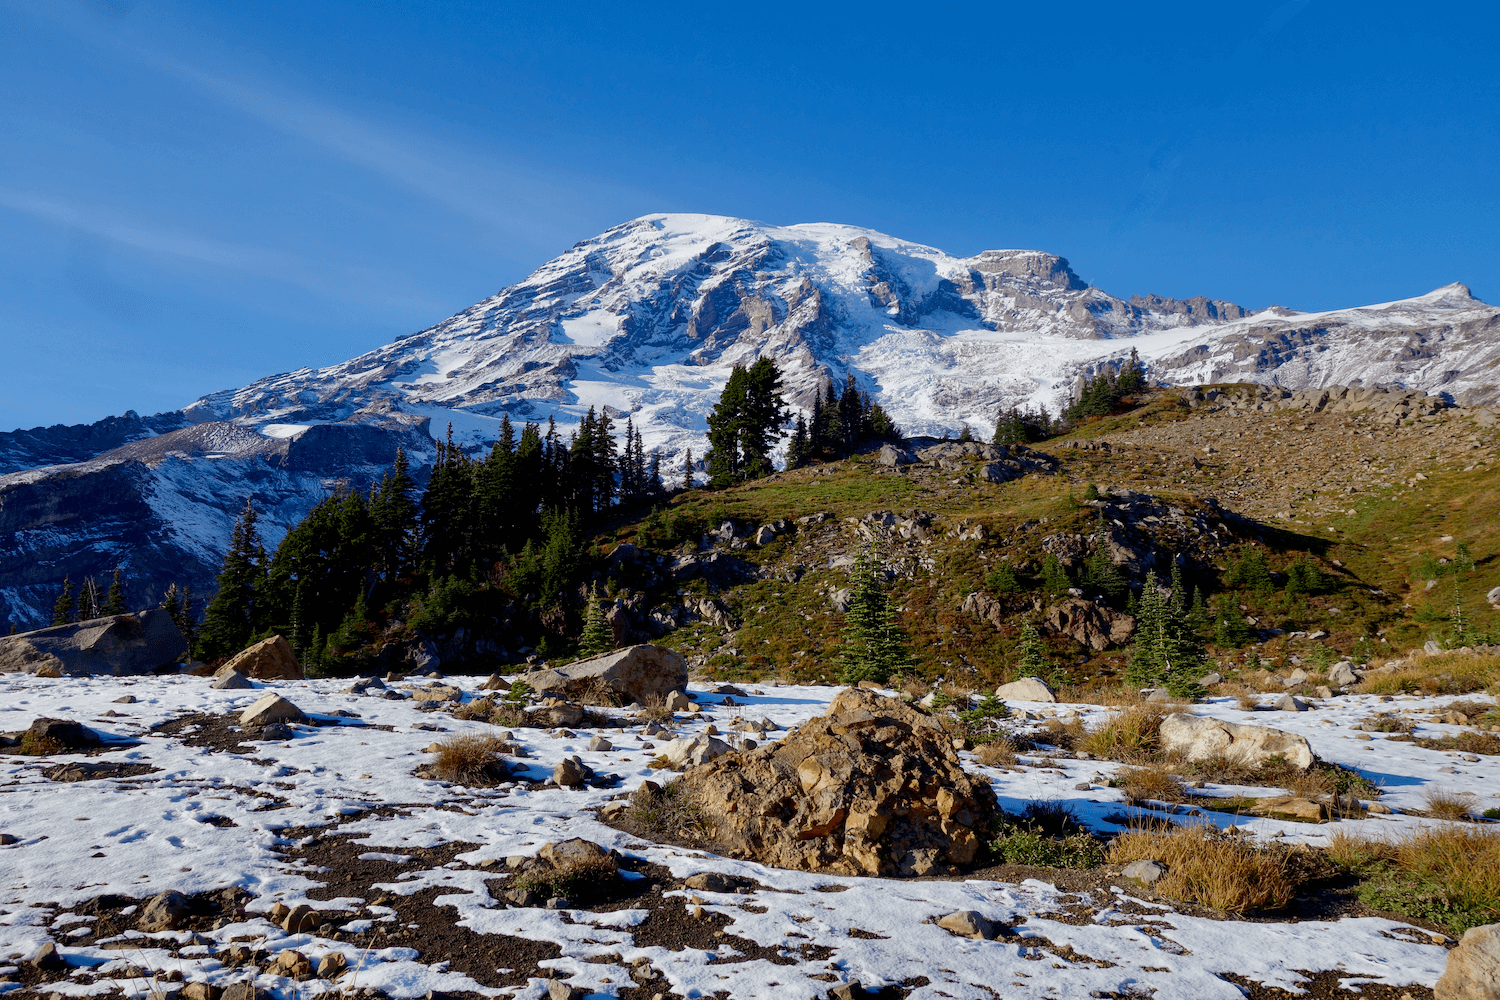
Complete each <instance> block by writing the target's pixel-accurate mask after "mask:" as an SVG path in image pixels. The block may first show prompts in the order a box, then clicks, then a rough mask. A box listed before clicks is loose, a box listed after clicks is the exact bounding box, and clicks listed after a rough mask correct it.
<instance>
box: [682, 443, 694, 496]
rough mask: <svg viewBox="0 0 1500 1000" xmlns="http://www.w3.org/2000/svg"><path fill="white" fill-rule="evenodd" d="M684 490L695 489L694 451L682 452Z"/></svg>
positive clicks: (685, 449)
mask: <svg viewBox="0 0 1500 1000" xmlns="http://www.w3.org/2000/svg"><path fill="white" fill-rule="evenodd" d="M682 488H683V489H685V490H690V489H692V488H693V449H691V448H684V449H683V450H682Z"/></svg>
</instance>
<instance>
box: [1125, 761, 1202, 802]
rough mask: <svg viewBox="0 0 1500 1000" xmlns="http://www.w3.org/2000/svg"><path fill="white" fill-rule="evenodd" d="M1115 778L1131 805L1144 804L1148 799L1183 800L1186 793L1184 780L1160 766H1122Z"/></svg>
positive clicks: (1158, 800)
mask: <svg viewBox="0 0 1500 1000" xmlns="http://www.w3.org/2000/svg"><path fill="white" fill-rule="evenodd" d="M1115 780H1116V782H1117V783H1118V785H1119V787H1120V788H1121V789H1123V790H1124V792H1125V797H1126V798H1127V799H1129V800H1130V803H1131V805H1137V806H1138V805H1144V804H1145V803H1146V802H1147V801H1148V800H1155V801H1157V802H1181V801H1182V800H1183V797H1184V795H1185V790H1184V789H1183V787H1182V780H1181V779H1180V778H1178V777H1177V775H1175V774H1173V773H1171V772H1170V771H1167V770H1165V769H1164V768H1160V767H1155V766H1147V767H1126V768H1121V769H1120V772H1119V774H1117V775H1116V777H1115Z"/></svg>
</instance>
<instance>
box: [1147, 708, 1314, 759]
mask: <svg viewBox="0 0 1500 1000" xmlns="http://www.w3.org/2000/svg"><path fill="white" fill-rule="evenodd" d="M1161 747H1162V750H1164V751H1166V753H1168V754H1169V755H1181V756H1182V757H1183V758H1185V759H1187V760H1206V759H1211V758H1215V757H1222V758H1225V759H1227V760H1229V761H1232V762H1234V763H1237V764H1241V765H1243V766H1245V767H1251V768H1253V767H1259V766H1260V765H1262V764H1264V763H1266V762H1267V761H1268V760H1270V759H1271V758H1272V757H1281V758H1282V759H1283V760H1285V761H1286V762H1287V763H1288V764H1291V765H1292V766H1293V767H1297V768H1300V769H1302V770H1304V771H1306V770H1307V769H1308V768H1310V767H1312V766H1313V762H1314V761H1315V760H1316V759H1317V758H1316V757H1314V756H1313V752H1312V747H1311V746H1310V745H1308V742H1307V740H1306V738H1304V737H1302V736H1297V735H1296V734H1294V733H1285V732H1282V731H1281V730H1279V729H1271V728H1269V727H1266V726H1238V725H1235V724H1234V723H1232V722H1220V721H1219V720H1218V719H1206V718H1202V717H1200V716H1196V715H1187V714H1184V713H1181V712H1174V713H1173V714H1171V715H1169V716H1167V717H1166V718H1165V719H1163V720H1162V722H1161Z"/></svg>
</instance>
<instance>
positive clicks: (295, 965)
mask: <svg viewBox="0 0 1500 1000" xmlns="http://www.w3.org/2000/svg"><path fill="white" fill-rule="evenodd" d="M271 968H272V969H273V970H274V971H275V973H276V974H277V975H281V976H287V977H288V978H291V979H311V978H312V974H313V967H312V961H311V960H310V959H308V957H307V956H306V955H304V954H302V952H300V951H296V950H294V949H290V948H289V949H287V950H286V951H283V952H282V953H281V954H279V955H277V956H276V962H275V963H274V964H273V965H272V966H271Z"/></svg>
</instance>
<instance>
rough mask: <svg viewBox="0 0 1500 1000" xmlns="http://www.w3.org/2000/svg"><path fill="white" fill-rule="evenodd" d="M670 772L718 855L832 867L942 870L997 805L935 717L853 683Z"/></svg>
mask: <svg viewBox="0 0 1500 1000" xmlns="http://www.w3.org/2000/svg"><path fill="white" fill-rule="evenodd" d="M680 781H681V782H682V786H683V787H682V789H681V791H682V792H684V793H687V794H688V795H690V796H691V797H692V799H693V801H694V802H695V803H696V805H697V806H698V809H699V811H700V816H701V818H702V821H703V822H704V824H705V825H706V827H707V833H708V836H709V838H710V839H711V840H713V841H715V842H716V844H717V846H718V848H719V849H720V850H722V851H724V852H725V853H728V854H732V855H735V856H738V857H744V858H749V859H752V860H755V861H759V862H761V863H763V864H768V865H776V866H778V867H781V868H797V869H805V870H813V871H827V872H832V873H834V874H839V875H890V874H902V875H925V874H929V873H938V872H948V871H951V866H953V865H962V864H967V863H968V862H970V861H972V860H973V859H974V855H975V854H976V852H977V851H978V849H979V843H980V841H979V833H977V832H976V831H979V832H983V831H984V830H985V828H986V826H987V825H988V823H989V821H990V819H991V818H992V817H993V816H994V815H995V813H996V809H997V806H996V802H995V793H994V791H993V790H992V789H991V788H990V785H989V783H988V782H987V781H985V780H984V779H982V778H971V777H970V776H969V775H967V774H965V773H964V771H963V768H962V767H961V766H960V763H959V759H958V755H957V754H956V753H954V751H953V742H952V739H951V738H950V737H949V736H948V734H947V733H945V732H944V731H943V729H942V727H941V726H940V725H939V724H938V721H937V720H936V719H934V718H933V717H932V716H930V715H928V714H926V713H925V712H923V711H921V710H920V709H917V708H913V707H912V706H910V705H907V704H905V703H903V702H900V701H897V700H896V699H894V698H888V697H885V696H883V695H879V694H875V693H874V692H871V691H861V690H856V689H851V690H848V691H845V692H843V693H842V694H840V695H839V696H838V697H837V698H835V699H834V700H833V704H831V705H829V706H828V711H827V712H826V713H824V715H823V716H822V718H818V719H813V720H812V721H810V722H808V723H807V724H805V725H803V726H800V727H799V728H797V729H796V730H794V731H793V732H791V733H789V734H788V735H787V736H786V737H785V738H784V739H782V740H781V741H780V742H779V743H776V744H773V745H768V746H765V747H760V748H757V749H755V750H750V751H746V752H738V753H730V754H725V755H724V756H722V757H719V758H716V759H715V760H713V761H711V762H709V763H706V764H701V765H699V766H697V767H694V768H691V769H689V770H688V771H687V772H686V773H685V774H684V775H683V776H682V778H681V779H680Z"/></svg>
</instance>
